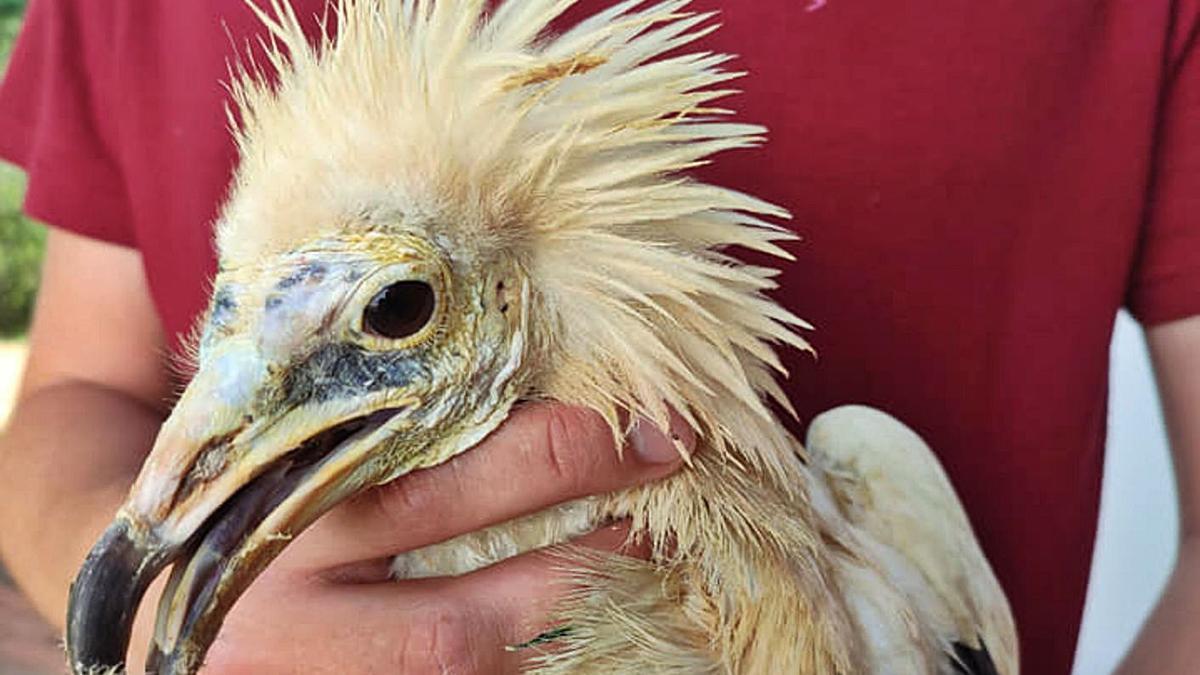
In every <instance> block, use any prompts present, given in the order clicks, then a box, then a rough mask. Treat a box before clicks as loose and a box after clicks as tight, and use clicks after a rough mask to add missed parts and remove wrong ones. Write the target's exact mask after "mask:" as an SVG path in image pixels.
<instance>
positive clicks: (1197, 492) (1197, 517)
mask: <svg viewBox="0 0 1200 675" xmlns="http://www.w3.org/2000/svg"><path fill="white" fill-rule="evenodd" d="M1146 336H1147V342H1148V344H1149V346H1150V354H1151V356H1152V357H1153V360H1154V367H1155V373H1156V374H1157V377H1158V388H1159V393H1160V395H1161V398H1162V403H1163V413H1164V416H1165V417H1166V421H1167V432H1168V435H1169V437H1170V439H1171V449H1172V456H1173V458H1174V464H1175V476H1176V483H1177V485H1178V488H1179V490H1178V491H1179V513H1180V531H1181V532H1182V536H1181V539H1180V543H1179V557H1178V559H1177V560H1176V563H1175V572H1174V573H1173V574H1172V575H1171V579H1170V581H1169V582H1168V584H1167V587H1166V589H1165V590H1164V591H1163V595H1162V598H1161V599H1160V600H1159V602H1158V606H1157V607H1156V608H1155V610H1154V613H1153V614H1151V615H1150V619H1149V620H1148V621H1147V622H1146V625H1145V626H1144V627H1143V628H1142V633H1141V635H1140V636H1139V637H1138V640H1137V642H1136V643H1135V644H1134V646H1133V649H1132V650H1131V651H1130V652H1129V655H1128V656H1126V657H1125V662H1124V663H1123V664H1122V665H1121V668H1120V669H1119V670H1118V673H1119V675H1148V674H1150V673H1154V674H1156V675H1157V674H1158V673H1190V672H1194V671H1195V669H1196V664H1197V663H1200V640H1198V639H1197V635H1200V417H1197V415H1196V411H1197V410H1200V377H1197V375H1198V374H1200V317H1192V318H1190V319H1184V320H1182V321H1176V322H1174V323H1170V324H1166V325H1163V326H1158V327H1155V328H1153V329H1151V330H1149V331H1147V334H1146Z"/></svg>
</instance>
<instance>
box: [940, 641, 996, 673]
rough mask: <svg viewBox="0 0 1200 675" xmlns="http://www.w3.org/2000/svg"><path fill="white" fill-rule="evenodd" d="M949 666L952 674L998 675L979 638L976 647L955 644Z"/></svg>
mask: <svg viewBox="0 0 1200 675" xmlns="http://www.w3.org/2000/svg"><path fill="white" fill-rule="evenodd" d="M950 665H951V666H952V667H953V668H954V672H955V673H959V674H960V675H1000V671H999V670H997V669H996V663H995V662H994V661H992V655H991V654H990V653H989V652H988V648H987V644H986V643H985V642H984V641H983V638H979V646H978V647H971V646H970V645H967V644H965V643H962V642H955V643H954V653H953V654H951V655H950Z"/></svg>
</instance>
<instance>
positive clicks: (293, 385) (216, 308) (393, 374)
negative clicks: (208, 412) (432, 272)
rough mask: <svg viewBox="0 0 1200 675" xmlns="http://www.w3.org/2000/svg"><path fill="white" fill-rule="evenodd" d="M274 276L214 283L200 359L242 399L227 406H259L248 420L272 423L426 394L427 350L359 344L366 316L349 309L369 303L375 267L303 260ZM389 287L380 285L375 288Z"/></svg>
mask: <svg viewBox="0 0 1200 675" xmlns="http://www.w3.org/2000/svg"><path fill="white" fill-rule="evenodd" d="M277 269H279V270H280V271H279V273H278V275H277V276H276V277H275V279H274V280H273V281H266V282H265V283H264V282H259V283H257V284H253V285H250V284H249V283H247V282H242V281H240V280H238V279H237V278H229V277H226V278H224V279H219V280H218V282H219V285H218V287H217V289H216V291H215V292H214V294H213V300H212V304H211V306H210V310H209V315H208V320H207V322H206V324H205V327H204V334H203V338H202V340H201V345H200V352H201V363H202V365H203V364H207V365H208V367H209V368H210V369H216V370H220V371H221V373H222V374H221V375H219V378H218V379H220V380H221V381H222V382H223V383H225V385H226V386H225V387H224V388H223V389H222V391H224V389H229V388H235V389H238V390H239V391H237V392H226V396H225V397H226V398H227V399H229V400H235V399H236V400H238V401H246V402H248V401H250V400H254V401H255V403H254V404H253V406H252V409H253V410H255V411H256V412H255V413H252V414H270V411H281V410H290V409H297V408H301V407H304V406H306V405H312V404H322V403H326V402H331V401H338V400H342V401H352V400H355V399H356V398H360V397H363V396H364V395H366V394H371V393H377V392H382V391H389V390H392V391H410V392H414V393H423V392H424V391H425V390H426V389H427V388H428V385H429V383H430V382H431V380H432V379H433V373H432V372H431V371H430V365H429V363H428V362H427V358H428V357H429V354H428V353H427V352H428V350H429V348H430V346H429V345H425V346H422V347H416V348H405V349H400V348H391V349H389V348H388V347H389V345H387V344H379V343H378V342H376V343H374V344H366V343H363V342H361V339H362V338H363V337H364V336H363V335H362V334H361V333H360V330H359V329H360V327H359V326H358V325H357V324H356V323H355V322H356V321H358V318H357V317H358V316H359V313H360V311H361V310H360V309H359V308H357V307H355V306H353V304H352V303H357V302H359V301H360V300H359V298H361V297H364V296H363V294H359V295H355V293H356V291H358V290H362V289H361V284H362V283H364V280H365V279H366V278H367V276H368V272H369V271H371V270H373V269H378V263H377V262H375V261H372V260H369V259H362V258H357V259H356V258H349V257H341V258H338V259H335V260H332V261H330V260H312V259H305V257H299V256H297V258H296V259H293V261H292V263H291V264H286V263H285V264H278V267H277ZM401 274H403V272H401ZM384 281H386V279H385V278H384V277H382V276H381V277H379V279H377V280H376V282H373V283H383V282H384ZM368 290H369V289H368ZM226 362H228V363H226ZM243 371H244V372H243ZM269 373H274V376H273V377H272V376H270V375H269ZM241 389H245V391H240V390H241ZM235 394H237V396H235Z"/></svg>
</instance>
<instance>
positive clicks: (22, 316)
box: [0, 0, 46, 337]
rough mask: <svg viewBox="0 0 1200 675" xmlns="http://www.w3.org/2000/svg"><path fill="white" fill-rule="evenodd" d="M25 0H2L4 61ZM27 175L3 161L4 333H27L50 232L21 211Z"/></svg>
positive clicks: (0, 320) (0, 293)
mask: <svg viewBox="0 0 1200 675" xmlns="http://www.w3.org/2000/svg"><path fill="white" fill-rule="evenodd" d="M24 10H25V0H0V63H7V61H8V50H9V48H10V47H11V46H12V41H13V39H14V38H15V37H16V35H17V32H18V30H19V29H20V25H21V13H22V12H23V11H24ZM24 195H25V177H24V175H23V174H22V173H21V171H20V170H18V169H16V168H15V167H11V166H7V165H0V337H7V336H12V335H18V334H20V333H23V332H24V331H25V329H26V328H27V327H28V325H29V317H30V314H31V313H32V311H33V298H34V295H35V294H36V292H37V282H38V273H39V270H40V268H41V261H42V251H43V249H44V248H45V241H46V233H45V230H44V229H43V228H42V227H41V226H39V225H35V224H33V223H31V222H29V220H28V219H26V218H25V217H24V216H23V215H22V214H21V200H22V199H23V198H24Z"/></svg>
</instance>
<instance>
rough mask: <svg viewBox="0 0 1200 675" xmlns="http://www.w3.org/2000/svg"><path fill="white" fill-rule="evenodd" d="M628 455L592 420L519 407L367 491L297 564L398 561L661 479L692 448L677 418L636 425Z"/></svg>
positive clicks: (324, 524) (584, 414)
mask: <svg viewBox="0 0 1200 675" xmlns="http://www.w3.org/2000/svg"><path fill="white" fill-rule="evenodd" d="M627 448H628V449H627V451H624V452H622V453H618V452H617V450H616V448H614V447H613V438H612V432H611V430H610V428H609V426H608V425H607V424H606V423H605V422H604V420H603V419H602V418H601V417H600V416H599V415H598V414H596V413H594V412H592V411H588V410H584V409H580V408H572V407H568V406H563V405H557V404H539V405H529V406H526V407H523V408H521V409H519V410H517V411H515V412H514V413H513V415H512V416H511V418H510V419H509V420H508V421H506V422H505V423H504V424H503V425H501V427H500V428H499V429H497V430H496V431H495V432H494V433H493V434H492V435H491V436H489V437H488V438H487V439H486V440H484V441H483V442H482V443H481V444H480V445H479V447H477V448H475V449H473V450H471V451H470V452H467V453H464V454H463V455H460V456H459V457H457V458H455V459H453V460H451V461H450V462H448V463H446V464H444V465H441V466H438V467H435V468H432V469H428V470H425V471H419V472H416V473H413V474H410V475H408V476H404V477H402V478H400V479H399V480H396V481H393V482H392V483H390V484H388V485H384V486H381V487H379V488H375V489H373V490H370V491H369V492H367V493H366V494H364V495H362V496H360V497H358V498H356V499H353V500H350V501H349V502H347V503H345V504H343V505H341V506H339V507H338V508H336V509H334V511H332V512H331V513H330V514H329V515H327V516H326V517H325V518H324V519H322V521H321V522H319V523H317V525H316V526H314V528H313V530H312V531H311V532H310V533H306V534H305V535H304V536H302V537H301V541H298V542H297V545H296V548H298V549H299V550H298V551H296V552H294V553H293V557H292V560H294V561H298V562H299V564H302V565H308V566H310V567H312V568H326V567H333V566H338V565H342V564H346V563H352V562H356V561H361V560H368V559H373V558H379V557H384V556H391V555H395V554H398V553H401V552H404V551H409V550H413V549H416V548H420V547H422V546H426V545H429V544H433V543H437V542H440V541H444V540H446V539H449V538H451V537H453V536H455V535H458V534H461V533H464V532H471V531H475V530H478V529H481V528H484V527H487V526H489V525H494V524H496V523H500V522H505V521H508V520H511V519H513V518H516V517H519V516H522V515H525V514H528V513H532V512H535V511H540V510H543V509H545V508H548V507H550V506H553V505H555V504H559V503H562V502H565V501H569V500H572V499H578V498H581V497H585V496H588V495H595V494H603V493H607V492H612V491H615V490H619V489H622V488H627V487H631V486H634V485H638V484H641V483H645V482H648V481H653V480H655V479H659V478H663V477H665V476H667V475H669V474H671V473H673V472H674V471H675V470H677V469H678V467H679V465H680V463H681V461H682V457H683V456H684V455H685V454H690V453H691V452H693V451H694V448H695V435H694V433H692V432H691V430H690V429H688V428H687V425H686V424H685V423H683V422H682V421H681V420H677V419H676V420H673V421H672V423H671V429H670V430H667V431H665V432H664V431H662V430H659V429H657V428H656V427H655V425H653V424H651V423H646V422H642V423H639V424H638V425H636V428H635V431H634V432H633V433H632V434H631V435H630V438H629V439H628V443H627Z"/></svg>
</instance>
